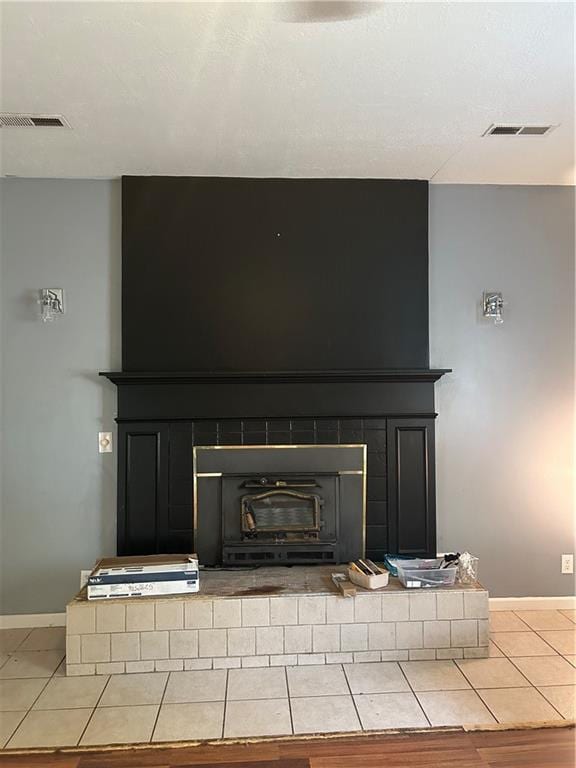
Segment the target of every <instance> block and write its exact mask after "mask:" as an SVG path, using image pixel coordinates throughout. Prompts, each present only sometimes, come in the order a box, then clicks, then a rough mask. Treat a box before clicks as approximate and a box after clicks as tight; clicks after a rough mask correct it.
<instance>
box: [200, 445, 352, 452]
mask: <svg viewBox="0 0 576 768" xmlns="http://www.w3.org/2000/svg"><path fill="white" fill-rule="evenodd" d="M263 448H366V443H342V444H338V445H334V443H330V444H329V445H325V444H323V443H306V444H302V445H196V446H194V450H195V451H238V450H243V451H249V450H259V451H261V450H262V449H263Z"/></svg>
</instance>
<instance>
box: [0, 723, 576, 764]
mask: <svg viewBox="0 0 576 768" xmlns="http://www.w3.org/2000/svg"><path fill="white" fill-rule="evenodd" d="M575 738H576V732H575V731H574V728H573V727H572V728H570V727H565V728H546V729H542V728H538V729H528V730H515V731H472V732H466V731H464V730H463V729H457V730H447V731H433V732H430V731H428V732H419V733H416V732H412V733H409V732H404V733H393V734H376V735H367V736H352V737H351V736H345V737H342V738H331V739H326V738H324V739H322V738H310V739H292V740H279V741H265V742H254V743H242V744H201V745H197V746H189V747H178V746H174V747H168V746H163V747H151V748H141V749H121V750H107V751H99V752H98V751H92V752H76V753H71V752H66V753H59V752H56V753H54V754H48V755H30V754H29V755H24V754H23V755H10V754H6V753H3V754H2V753H0V766H1V768H215V767H216V766H217V767H218V768H359V767H360V768H574V766H575V764H576V763H575V760H574V754H575V751H574V750H575Z"/></svg>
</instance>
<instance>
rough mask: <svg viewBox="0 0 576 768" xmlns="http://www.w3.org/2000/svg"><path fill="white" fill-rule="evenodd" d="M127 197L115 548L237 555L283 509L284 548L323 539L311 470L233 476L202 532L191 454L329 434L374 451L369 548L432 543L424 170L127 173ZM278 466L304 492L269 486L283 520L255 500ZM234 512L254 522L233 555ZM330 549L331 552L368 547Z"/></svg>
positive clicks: (419, 548) (114, 377)
mask: <svg viewBox="0 0 576 768" xmlns="http://www.w3.org/2000/svg"><path fill="white" fill-rule="evenodd" d="M122 205H123V234H122V264H123V271H122V344H123V350H122V356H123V370H122V371H119V372H108V373H103V374H102V375H103V376H105V377H106V378H108V379H109V380H110V381H112V382H113V383H114V384H115V385H116V386H117V391H118V416H117V422H118V441H117V445H118V510H117V534H118V535H117V540H118V554H121V555H129V554H148V553H155V552H158V553H175V552H190V551H194V550H195V549H196V548H198V549H200V550H201V552H202V551H204V552H205V553H206V554H205V557H204V558H202V554H201V553H200V554H201V560H202V559H204V561H206V562H210V563H211V564H212V563H213V564H217V563H219V562H224V563H228V564H231V563H239V562H241V561H242V557H237V554H238V552H241V551H246V552H247V551H248V549H250V547H249V546H248V547H247V546H244V545H250V544H251V543H252V542H251V539H254V542H256V541H258V540H259V541H260V543H263V542H265V541H267V540H269V539H270V536H271V535H272V534H270V531H269V530H268V532H267V527H268V528H270V527H271V526H272V527H273V522H274V520H277V519H278V515H280V514H281V512H282V509H283V508H285V509H286V510H287V515H288V516H287V518H286V519H290V520H292V523H293V526H292V529H289V531H288V534H277V533H274V537H275V538H276V540H277V539H278V535H281V536H284V537H285V538H286V539H287V540H286V544H287V548H286V547H285V548H284V549H285V551H287V549H289V548H290V546H291V544H292V543H293V542H290V541H288V539H289V538H290V537H292V536H295V537H296V539H297V543H298V544H301V543H302V541H304V540H307V541H312V540H314V537H316V541H318V542H321V539H322V537H321V536H320V535H319V532H318V531H317V530H316V529H315V521H316V522H317V520H316V518H315V512H314V509H315V507H314V496H315V495H316V496H317V497H318V498H320V497H321V495H322V494H321V493H316V494H315V488H316V490H318V487H319V486H321V485H322V481H321V478H320V477H317V478H314V477H313V476H312V475H313V473H304V474H305V475H306V477H301V476H300V477H298V476H297V475H298V473H300V475H301V474H302V472H301V469H302V467H301V466H298V472H296V473H292V475H291V476H290V473H289V472H288V473H287V472H286V471H285V472H284V474H286V475H287V476H286V477H284V476H282V475H283V473H282V472H280V473H270V472H268V471H267V470H266V468H264V469H263V470H262V471H260V470H255V471H254V472H252V471H250V472H246V473H245V474H242V472H240V473H236V475H242V477H241V478H239V477H236V478H235V479H234V481H233V486H232V485H230V483H224V482H223V481H222V482H221V483H220V485H219V486H218V487H219V488H220V491H219V493H221V494H236V496H235V497H234V498H235V501H234V502H229V503H228V502H226V503H225V504H224V505H222V499H220V500H219V501H218V504H216V503H214V505H213V506H214V518H213V520H211V519H210V517H209V516H208V517H206V516H204V517H203V519H202V525H208V526H209V528H210V530H211V533H210V532H209V533H206V531H204V533H203V534H202V536H204V538H202V536H200V534H199V530H198V526H197V524H195V521H197V511H198V510H197V509H196V508H195V502H196V503H198V498H197V496H196V493H195V473H194V456H193V453H194V448H198V447H210V446H221V447H222V449H221V450H225V448H224V447H225V446H235V447H240V448H242V447H248V446H249V447H251V448H253V447H254V446H267V447H270V446H336V445H360V446H365V447H366V448H365V450H366V458H367V465H366V469H367V482H366V487H365V509H364V511H365V521H364V522H365V531H363V532H362V534H363V535H365V554H366V556H367V557H370V558H372V559H380V558H381V557H382V556H383V554H384V553H386V552H395V553H399V554H414V555H433V554H435V553H436V526H435V472H434V420H435V418H436V412H435V407H434V383H435V382H436V381H437V380H438V379H439V378H440V377H441V376H442V375H443V374H444V373H446V370H431V369H430V368H429V358H428V243H427V239H428V238H427V235H428V188H427V184H426V183H425V182H417V181H402V182H399V181H387V180H349V179H339V180H317V179H314V180H310V179H298V180H286V179H202V178H183V177H182V178H169V177H129V178H125V179H123V199H122ZM231 474H234V473H231ZM278 480H279V481H281V482H285V483H286V485H285V486H282V487H283V488H284V490H290V491H291V492H293V493H294V494H300V495H301V496H303V497H304V498H301V499H298V497H297V496H293V497H289V496H286V495H285V494H284V495H274V496H273V499H274V502H275V504H274V508H273V510H272V512H273V514H272V512H271V511H270V509H269V508H266V507H263V506H262V503H264V504H268V503H269V502H268V501H265V502H261V500H259V499H257V498H254V497H258V496H261V495H262V493H266V492H268V491H274V490H275V489H274V487H273V483H274V482H276V481H278ZM304 480H306V481H307V482H308V485H307V484H306V483H305V482H304ZM262 481H266V482H264V483H263V482H262ZM313 482H316V484H317V485H316V486H314V485H312V484H311V483H313ZM259 483H260V484H261V485H260V486H258V484H259ZM298 483H300V486H298ZM242 484H245V485H243V487H242V488H241V487H240V486H242ZM213 487H216V486H213ZM279 488H280V486H279ZM196 491H197V488H196ZM324 492H328V491H327V490H326V488H325V489H324ZM306 495H308V497H309V498H308V499H306V498H305V497H306ZM244 497H246V499H245V498H244ZM226 498H228V497H226ZM296 501H299V502H301V504H300V506H299V505H298V504H296V503H294V504H293V503H292V502H296ZM258 504H260V507H259V506H258ZM243 505H247V506H243ZM283 505H284V507H283ZM223 506H224V507H225V508H226V509H229V510H230V509H234V510H237V512H238V515H237V516H236V511H234V513H233V520H236V521H237V522H235V523H234V525H236V524H237V525H241V524H243V523H242V521H244V522H245V524H246V526H247V529H246V530H245V531H244V533H243V534H242V537H241V538H242V540H243V542H244V544H243V545H241V547H240V550H238V548H237V547H236V548H235V541H234V540H233V537H232V539H231V538H230V535H229V533H230V525H231V522H230V520H228V522H227V519H226V515H223V513H222V507H223ZM242 510H252V512H251V514H252V515H253V516H254V515H255V516H256V517H257V518H258V519H259V524H260V526H261V530H260V531H256V532H254V531H251V530H250V526H251V525H252V523H255V522H257V521H256V520H255V518H254V517H252V518H251V517H250V514H249V515H248V516H246V515H244V517H242V516H241V512H242ZM242 514H244V513H243V512H242ZM231 519H232V518H231ZM323 524H324V525H330V524H331V523H329V522H326V521H325V522H324V523H323ZM227 525H228V528H226V526H227ZM210 526H211V527H210ZM223 526H224V527H223ZM316 527H317V526H316ZM353 527H354V529H356V528H357V527H358V526H357V524H356V523H354V526H353ZM234 535H238V531H236V533H235V534H234ZM206 536H207V537H208V538H206ZM211 536H212V539H213V541H212V544H211V545H210V547H209V548H206V547H205V542H206V541H207V540H209V539H210V537H211ZM267 537H268V539H267ZM328 539H330V541H334V537H332V538H330V536H326V537H324V541H322V542H321V543H323V545H327V544H328ZM216 540H217V544H214V541H216ZM226 542H227V544H226ZM236 543H237V542H236ZM242 546H244V550H242ZM335 546H336V545H335V544H330V546H328V547H327V548H326V547H325V548H324V550H323V551H328V550H330V549H331V551H332V553H333V554H332V555H331V556H330V558H329V559H328V561H329V562H330V561H333V560H346V559H349V556H351V555H354V554H355V552H356V550H354V551H352V550H349V549H347V548H346V547H345V546H344V547H342V548H341V550H338V549H337V548H335ZM338 546H340V545H339V544H338ZM268 549H270V548H268ZM258 550H259V548H258V546H256V547H255V548H254V547H253V548H252V551H253V552H255V551H258ZM321 550H322V548H320V549H318V548H316V552H317V553H318V554H319V553H320V551H321ZM262 551H264V550H262ZM277 551H279V550H274V552H277ZM300 551H302V550H300ZM308 551H309V552H313V551H314V549H313V548H309V550H308ZM215 553H217V554H215ZM235 553H236V554H235ZM334 553H336V554H335V555H334ZM266 557H268V558H270V555H267V556H266ZM257 560H258V557H255V558H252V557H251V556H250V555H248V556H247V557H245V558H244V561H245V562H247V563H248V562H256V561H257ZM280 561H283V562H286V558H285V556H282V557H280ZM294 561H295V562H298V558H297V557H295V560H294ZM312 561H314V560H312ZM317 561H321V558H319V559H318V560H317ZM304 562H309V560H306V559H305V560H304Z"/></svg>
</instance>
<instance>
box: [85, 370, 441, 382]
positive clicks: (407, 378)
mask: <svg viewBox="0 0 576 768" xmlns="http://www.w3.org/2000/svg"><path fill="white" fill-rule="evenodd" d="M451 372H452V369H451V368H436V369H431V368H416V369H412V370H399V369H398V370H395V369H389V370H367V371H347V370H342V371H103V372H101V373H100V374H99V375H100V376H104V377H105V378H107V379H109V380H110V381H112V382H113V383H114V384H217V383H219V382H222V383H231V382H239V383H251V384H255V383H259V382H262V383H264V382H266V383H278V384H288V383H312V382H315V383H326V384H330V383H342V382H350V383H363V382H366V383H367V382H406V383H407V382H434V381H438V379H440V378H441V377H442V376H444V374H446V373H451Z"/></svg>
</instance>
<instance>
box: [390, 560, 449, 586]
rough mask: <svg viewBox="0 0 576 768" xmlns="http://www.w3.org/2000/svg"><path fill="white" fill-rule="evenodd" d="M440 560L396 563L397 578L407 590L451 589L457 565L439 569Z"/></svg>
mask: <svg viewBox="0 0 576 768" xmlns="http://www.w3.org/2000/svg"><path fill="white" fill-rule="evenodd" d="M441 562H442V559H441V558H438V559H437V560H417V559H416V558H414V559H413V560H410V561H409V562H408V561H407V562H405V563H402V561H401V560H399V561H396V563H395V565H396V567H397V569H398V578H399V579H400V582H401V583H402V584H403V585H404V586H405V587H406V588H407V589H422V588H426V587H451V586H453V585H454V582H455V581H456V574H457V573H458V566H457V565H449V566H447V567H446V568H439V567H438V566H439V565H440V563H441Z"/></svg>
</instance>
